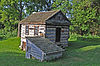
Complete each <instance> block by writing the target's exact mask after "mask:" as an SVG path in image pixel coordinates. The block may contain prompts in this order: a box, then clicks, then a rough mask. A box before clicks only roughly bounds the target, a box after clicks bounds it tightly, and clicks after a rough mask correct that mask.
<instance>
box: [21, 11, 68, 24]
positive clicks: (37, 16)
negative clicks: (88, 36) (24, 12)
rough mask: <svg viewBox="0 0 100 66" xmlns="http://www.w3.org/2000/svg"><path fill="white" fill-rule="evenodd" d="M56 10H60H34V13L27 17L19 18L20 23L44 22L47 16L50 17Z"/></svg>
mask: <svg viewBox="0 0 100 66" xmlns="http://www.w3.org/2000/svg"><path fill="white" fill-rule="evenodd" d="M58 12H60V10H53V11H47V12H36V13H33V14H31V15H30V16H28V17H27V18H25V19H23V20H21V21H20V23H29V24H30V23H32V24H37V23H38V24H45V21H46V20H48V19H49V18H51V17H52V16H54V15H55V14H56V13H58ZM65 18H66V16H65ZM66 19H67V18H66ZM67 20H68V19H67Z"/></svg>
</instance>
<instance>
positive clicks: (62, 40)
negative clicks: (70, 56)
mask: <svg viewBox="0 0 100 66" xmlns="http://www.w3.org/2000/svg"><path fill="white" fill-rule="evenodd" d="M70 24H71V23H70V21H69V20H68V19H67V18H66V16H65V15H64V14H63V13H62V12H61V11H60V10H54V11H47V12H36V13H35V12H34V13H33V14H31V15H30V16H28V17H27V18H25V19H23V20H22V21H20V22H19V26H18V37H21V45H20V48H22V49H23V50H25V46H26V38H25V37H34V36H42V37H45V38H47V39H49V40H50V41H52V42H54V43H55V44H56V45H58V46H61V47H66V46H68V38H69V26H70Z"/></svg>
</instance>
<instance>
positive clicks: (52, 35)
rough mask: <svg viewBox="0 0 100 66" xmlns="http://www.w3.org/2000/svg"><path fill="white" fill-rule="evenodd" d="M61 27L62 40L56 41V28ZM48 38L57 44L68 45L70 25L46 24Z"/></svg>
mask: <svg viewBox="0 0 100 66" xmlns="http://www.w3.org/2000/svg"><path fill="white" fill-rule="evenodd" d="M58 27H59V28H61V36H60V42H56V41H55V40H56V28H58ZM46 38H48V39H49V40H50V41H52V42H55V43H56V44H57V45H59V46H62V47H66V46H68V38H69V27H68V26H50V25H47V26H46Z"/></svg>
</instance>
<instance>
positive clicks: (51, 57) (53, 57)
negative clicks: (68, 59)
mask: <svg viewBox="0 0 100 66" xmlns="http://www.w3.org/2000/svg"><path fill="white" fill-rule="evenodd" d="M59 57H62V52H58V53H52V54H48V55H45V56H44V60H53V59H57V58H59Z"/></svg>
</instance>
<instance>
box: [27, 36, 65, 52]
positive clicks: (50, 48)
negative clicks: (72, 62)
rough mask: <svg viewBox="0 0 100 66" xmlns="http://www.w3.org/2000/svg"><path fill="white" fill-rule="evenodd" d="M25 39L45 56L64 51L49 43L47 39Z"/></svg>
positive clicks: (37, 37) (38, 37)
mask: <svg viewBox="0 0 100 66" xmlns="http://www.w3.org/2000/svg"><path fill="white" fill-rule="evenodd" d="M26 38H27V39H28V40H29V41H30V42H32V43H33V44H35V45H36V46H37V47H38V48H40V49H41V50H42V51H43V52H44V53H46V54H50V53H55V52H61V51H64V49H62V48H60V47H59V46H57V45H56V44H54V43H53V42H51V41H49V40H48V39H47V38H44V37H40V36H35V37H26Z"/></svg>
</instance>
